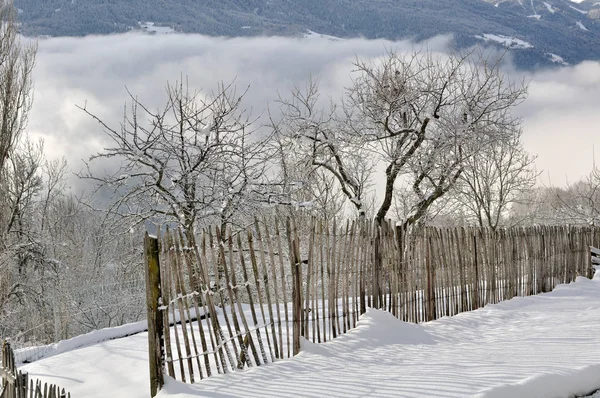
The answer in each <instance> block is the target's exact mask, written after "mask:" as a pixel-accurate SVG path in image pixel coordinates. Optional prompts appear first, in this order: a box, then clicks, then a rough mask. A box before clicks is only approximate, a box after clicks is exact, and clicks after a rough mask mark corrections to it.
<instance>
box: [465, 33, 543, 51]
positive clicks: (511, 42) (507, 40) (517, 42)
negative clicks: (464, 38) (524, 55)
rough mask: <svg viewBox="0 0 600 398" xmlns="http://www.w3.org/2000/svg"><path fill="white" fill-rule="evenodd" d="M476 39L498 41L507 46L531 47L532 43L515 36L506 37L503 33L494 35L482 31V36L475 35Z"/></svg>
mask: <svg viewBox="0 0 600 398" xmlns="http://www.w3.org/2000/svg"><path fill="white" fill-rule="evenodd" d="M475 37H476V38H477V39H480V40H483V41H486V42H487V41H493V42H496V43H500V44H502V45H504V46H506V47H508V48H521V49H525V48H532V47H533V45H532V44H531V43H529V42H526V41H525V40H521V39H517V38H515V37H508V36H504V35H496V34H491V33H484V34H483V35H482V36H475Z"/></svg>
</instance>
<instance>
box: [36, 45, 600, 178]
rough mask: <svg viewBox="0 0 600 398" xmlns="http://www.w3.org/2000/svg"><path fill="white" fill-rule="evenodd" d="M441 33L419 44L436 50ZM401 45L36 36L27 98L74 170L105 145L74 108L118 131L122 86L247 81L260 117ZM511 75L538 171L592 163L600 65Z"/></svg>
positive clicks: (55, 151) (45, 134) (579, 171)
mask: <svg viewBox="0 0 600 398" xmlns="http://www.w3.org/2000/svg"><path fill="white" fill-rule="evenodd" d="M448 41H449V38H448V37H438V38H434V39H432V40H429V41H428V42H427V43H421V44H418V46H422V47H426V48H429V49H431V50H434V51H443V50H444V49H445V48H446V46H447V43H448ZM413 46H414V44H413V43H411V42H409V41H401V42H390V41H384V40H377V41H373V40H362V39H353V40H331V39H330V38H328V37H319V36H312V37H309V38H305V39H292V38H277V37H274V38H235V39H225V38H214V37H205V36H198V35H185V36H181V35H164V36H148V35H140V34H126V35H113V36H99V37H86V38H51V39H46V40H41V41H40V42H39V52H38V64H37V68H36V70H35V103H34V107H33V110H32V113H31V117H30V122H29V131H30V134H31V135H32V136H33V137H42V138H43V139H44V140H45V143H46V150H47V153H48V154H49V156H50V157H59V156H65V157H66V158H67V160H68V161H69V164H70V167H71V169H72V170H73V171H78V170H80V169H81V168H82V166H83V163H82V162H81V159H87V158H89V156H90V155H91V154H93V153H95V152H97V151H98V150H99V149H101V148H102V147H103V146H104V143H105V141H104V140H105V137H104V136H103V134H102V128H101V126H99V125H98V124H97V123H96V122H94V121H93V120H92V119H91V118H90V117H88V116H87V115H85V114H84V112H82V111H81V110H79V109H77V107H76V105H80V106H86V107H87V109H88V110H90V111H92V112H93V113H95V114H97V115H98V116H99V117H101V118H102V120H104V121H106V122H107V123H108V124H109V125H111V126H115V127H118V123H119V121H120V120H121V119H122V114H123V106H124V104H125V103H126V101H127V98H128V95H127V91H126V87H127V89H129V91H130V92H131V93H133V94H134V95H136V96H137V97H138V98H139V99H140V100H141V101H142V102H143V103H144V104H147V105H149V107H150V108H151V109H152V108H160V107H161V105H162V104H163V103H164V101H165V90H164V87H165V85H166V83H167V81H170V82H173V81H175V80H178V79H181V78H182V77H187V78H188V80H189V84H190V87H191V88H193V89H202V90H204V91H210V90H211V89H214V88H215V87H216V84H217V83H218V82H221V81H223V82H226V83H227V82H231V81H233V80H234V79H235V84H236V85H237V86H238V87H239V89H240V90H242V89H244V88H245V87H247V86H250V89H249V92H248V95H247V97H246V107H247V108H250V109H252V111H253V114H255V115H258V114H261V113H263V112H264V111H265V110H266V108H267V105H268V104H269V103H272V101H273V100H275V99H276V98H277V96H278V93H279V94H281V95H283V96H285V95H287V93H288V92H289V91H290V89H291V88H292V87H293V86H294V85H300V86H301V85H303V84H304V83H305V82H306V80H307V79H308V78H309V76H311V75H312V76H315V77H318V78H319V79H320V82H321V84H320V86H321V90H322V92H323V94H324V95H329V96H332V97H333V98H339V96H340V95H341V94H342V92H343V89H344V87H345V86H348V85H349V83H350V79H351V72H352V69H353V67H352V62H353V61H354V60H356V57H359V58H374V57H379V56H381V55H383V54H384V53H385V52H386V51H388V50H391V49H393V50H396V51H404V50H410V49H412V48H413ZM511 74H512V76H513V77H514V78H515V79H519V78H523V77H524V78H525V79H526V80H528V81H530V90H529V92H530V95H529V98H528V99H527V100H526V101H525V102H524V103H523V104H522V105H521V106H520V107H519V108H518V110H517V111H518V113H519V114H520V115H521V116H522V118H523V121H524V123H523V127H524V141H525V145H526V148H527V149H528V150H529V151H530V152H532V153H535V154H537V155H538V156H539V157H538V162H537V167H538V169H539V170H544V174H543V178H544V181H546V182H547V180H548V176H550V177H551V179H552V182H553V183H555V184H564V183H565V181H566V180H567V179H568V180H570V181H574V180H576V179H578V178H579V177H580V176H581V175H583V174H586V173H587V172H589V170H590V169H591V167H592V161H593V147H594V145H595V144H598V147H599V150H600V131H599V129H600V127H599V126H600V112H599V111H598V110H599V109H600V63H598V62H584V63H582V64H579V65H576V66H571V67H566V68H562V69H555V70H546V71H539V72H535V73H533V74H527V75H525V76H523V75H522V74H520V73H517V72H511Z"/></svg>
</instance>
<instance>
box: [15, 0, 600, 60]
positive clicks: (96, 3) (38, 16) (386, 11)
mask: <svg viewBox="0 0 600 398" xmlns="http://www.w3.org/2000/svg"><path fill="white" fill-rule="evenodd" d="M15 4H16V5H17V7H19V8H20V9H21V10H22V12H21V13H20V15H19V18H20V19H21V21H22V22H23V25H22V31H23V32H24V33H25V34H28V35H34V36H35V35H51V36H81V35H87V34H107V33H115V32H129V31H131V30H137V31H146V32H152V31H154V30H148V29H144V28H143V27H141V26H142V25H143V23H142V22H140V21H153V22H154V23H155V25H153V26H161V27H169V29H172V30H173V31H176V32H179V33H202V34H207V35H217V36H257V35H284V36H302V35H304V34H307V33H308V32H309V31H313V32H319V33H320V34H324V35H329V36H334V37H341V38H352V37H365V38H369V39H374V38H387V39H392V40H397V39H407V38H408V39H412V40H424V39H428V38H431V37H433V36H436V35H442V34H444V35H445V34H452V35H453V36H454V40H455V44H456V45H457V47H468V46H471V45H473V44H476V43H480V41H479V39H478V37H483V35H485V34H487V35H494V36H497V37H506V38H509V39H511V40H512V41H511V42H513V43H514V42H515V41H517V42H524V43H529V45H528V46H527V47H525V48H524V47H521V46H516V47H515V46H513V47H511V49H512V50H513V54H514V58H515V59H516V61H517V63H518V64H519V65H521V66H523V67H535V66H536V65H544V64H552V63H553V61H552V60H551V59H550V57H548V56H547V55H546V54H548V53H552V54H556V55H558V56H560V57H562V58H563V59H564V61H565V62H567V63H570V64H575V63H578V62H581V61H583V60H598V59H600V5H599V4H598V2H596V1H591V0H585V1H581V2H572V1H571V0H543V1H541V0H404V1H402V2H372V1H368V0H356V1H342V0H323V1H319V2H314V1H308V0H299V1H294V2H292V1H289V0H270V1H266V0H253V1H240V0H226V1H225V0H223V1H213V0H211V1H205V2H193V1H190V0H186V1H177V2H176V1H173V0H168V1H158V0H148V1H141V0H131V1H127V2H112V1H110V2H109V1H107V0H89V1H86V2H73V1H71V0H54V1H51V2H40V1H38V0H15ZM57 9H60V12H56V10H57ZM582 26H583V27H585V29H583V28H582ZM492 43H495V44H496V45H502V44H503V43H498V41H491V42H488V44H492Z"/></svg>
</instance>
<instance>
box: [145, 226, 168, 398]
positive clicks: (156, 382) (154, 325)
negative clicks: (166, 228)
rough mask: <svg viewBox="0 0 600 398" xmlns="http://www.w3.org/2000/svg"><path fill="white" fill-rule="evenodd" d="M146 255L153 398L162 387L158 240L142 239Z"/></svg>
mask: <svg viewBox="0 0 600 398" xmlns="http://www.w3.org/2000/svg"><path fill="white" fill-rule="evenodd" d="M144 251H145V254H146V308H147V313H148V359H149V363H150V396H151V397H154V396H156V394H157V393H158V391H159V390H160V389H161V388H162V386H163V385H164V378H163V367H164V359H165V357H164V344H165V342H164V331H163V312H162V310H161V309H160V308H159V306H161V305H162V303H161V291H160V261H159V257H158V238H155V237H150V236H149V235H148V233H147V232H146V236H145V237H144Z"/></svg>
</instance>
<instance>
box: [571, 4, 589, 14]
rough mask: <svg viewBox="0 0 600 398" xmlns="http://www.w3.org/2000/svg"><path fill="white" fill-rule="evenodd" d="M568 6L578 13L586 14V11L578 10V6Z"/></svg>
mask: <svg viewBox="0 0 600 398" xmlns="http://www.w3.org/2000/svg"><path fill="white" fill-rule="evenodd" d="M569 7H571V8H572V9H574V10H575V11H577V12H580V13H582V14H587V11H583V10H580V9H579V8H576V7H573V6H569Z"/></svg>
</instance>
